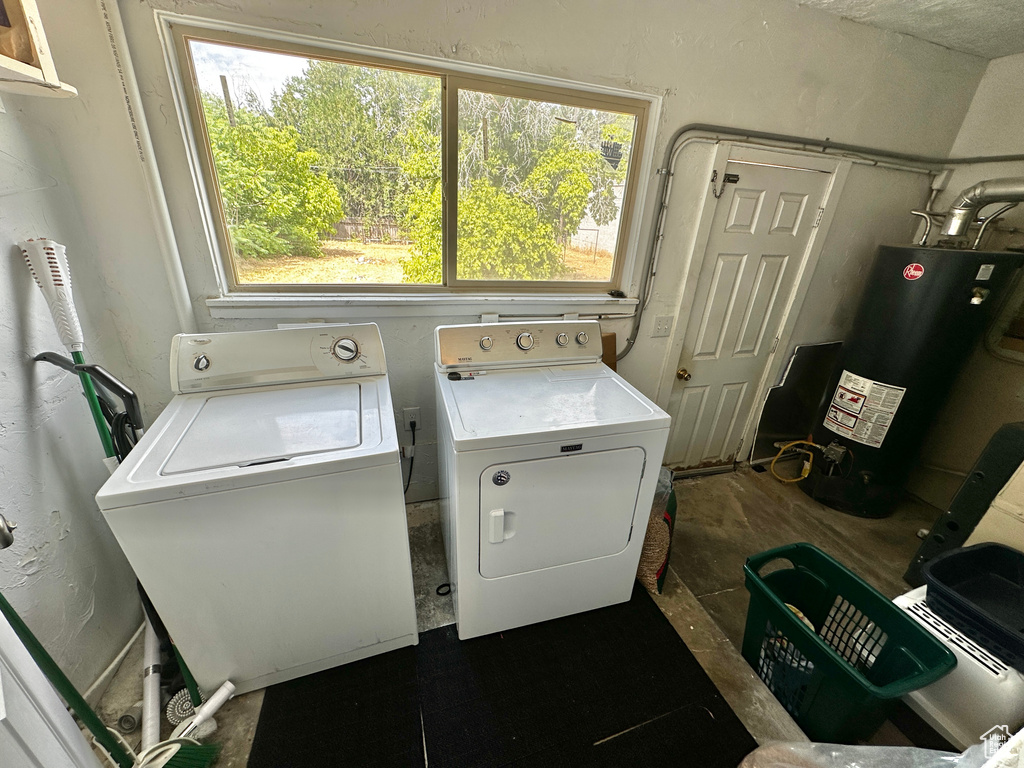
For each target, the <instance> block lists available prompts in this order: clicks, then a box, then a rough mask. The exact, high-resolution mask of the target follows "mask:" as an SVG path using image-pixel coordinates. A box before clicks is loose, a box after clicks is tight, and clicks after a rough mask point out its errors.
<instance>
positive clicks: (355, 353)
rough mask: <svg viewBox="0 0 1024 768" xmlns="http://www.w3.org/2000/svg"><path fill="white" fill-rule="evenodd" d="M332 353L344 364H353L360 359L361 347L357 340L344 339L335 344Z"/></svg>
mask: <svg viewBox="0 0 1024 768" xmlns="http://www.w3.org/2000/svg"><path fill="white" fill-rule="evenodd" d="M331 352H332V353H333V354H334V356H335V357H336V358H338V359H339V360H341V362H343V363H351V362H352V361H353V360H355V359H356V358H357V357H359V345H358V344H357V343H356V340H355V339H350V338H347V337H346V338H342V339H338V340H337V341H336V342H334V346H333V347H331Z"/></svg>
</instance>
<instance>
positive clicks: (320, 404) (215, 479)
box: [96, 324, 417, 692]
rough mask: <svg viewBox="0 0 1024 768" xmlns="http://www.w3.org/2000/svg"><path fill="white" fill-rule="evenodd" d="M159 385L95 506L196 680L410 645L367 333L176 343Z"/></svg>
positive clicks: (390, 474) (381, 397)
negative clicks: (167, 378)
mask: <svg viewBox="0 0 1024 768" xmlns="http://www.w3.org/2000/svg"><path fill="white" fill-rule="evenodd" d="M171 384H172V388H173V389H174V391H175V392H177V393H178V395H177V396H176V397H175V398H174V399H173V400H172V401H171V403H170V404H169V405H168V406H167V408H166V409H165V410H164V412H163V413H162V414H161V415H160V417H159V418H158V419H157V420H156V421H155V422H154V423H153V425H152V427H150V429H149V430H148V431H147V432H146V434H145V436H144V437H143V438H142V439H141V440H140V441H139V444H138V445H137V446H136V447H135V449H134V450H133V451H132V452H131V454H129V456H128V458H127V460H126V461H125V462H124V463H123V464H122V465H121V466H120V467H118V469H117V471H116V472H114V474H113V475H112V476H111V477H110V479H109V480H108V481H107V482H106V483H105V484H104V486H103V488H101V489H100V492H99V493H98V494H97V496H96V501H97V503H98V504H99V507H100V509H101V510H102V511H103V514H104V516H105V517H106V519H107V522H108V523H109V525H110V528H111V530H112V531H113V533H114V536H115V537H116V538H117V540H118V542H119V543H120V545H121V548H122V549H123V550H124V553H125V555H126V556H127V558H128V560H129V562H130V563H131V564H132V567H133V568H134V569H135V572H136V574H138V577H139V580H140V581H141V582H142V585H143V586H144V587H145V589H146V592H147V593H148V594H149V596H150V598H151V599H152V601H153V604H154V606H155V607H156V610H157V612H158V613H159V614H160V617H161V618H162V619H163V621H164V623H165V624H166V625H167V629H168V631H169V632H170V634H171V636H172V638H173V639H174V642H175V643H176V644H177V645H178V647H179V648H180V650H181V652H182V655H183V656H184V658H185V661H186V663H187V664H188V665H189V667H190V668H191V670H192V672H193V673H194V674H195V676H196V679H197V680H198V682H199V684H200V686H201V687H202V688H203V689H205V690H206V691H213V690H215V689H216V688H217V686H219V685H220V684H221V683H222V682H224V680H228V679H230V680H231V681H233V682H234V683H235V685H236V686H237V689H238V691H239V692H245V691H249V690H254V689H256V688H262V687H264V686H266V685H270V684H273V683H278V682H282V681H284V680H288V679H291V678H295V677H299V676H301V675H306V674H309V673H312V672H317V671H319V670H322V669H327V668H329V667H333V666H336V665H338V664H344V663H347V662H350V661H354V660H356V659H360V658H363V657H366V656H370V655H373V654H377V653H382V652H384V651H389V650H392V649H394V648H399V647H402V646H406V645H412V644H415V643H416V642H417V633H416V608H415V601H414V597H413V586H412V565H411V561H410V559H409V537H408V530H407V527H406V515H405V504H404V498H403V494H402V471H401V467H400V459H399V452H398V438H397V435H396V431H395V423H394V417H393V413H392V405H391V393H390V391H389V387H388V376H387V368H386V365H385V361H384V348H383V345H382V343H381V338H380V331H379V330H378V328H377V326H376V325H373V324H367V325H344V326H342V325H337V326H331V325H325V326H317V327H313V328H291V329H285V330H272V331H251V332H243V333H220V334H208V335H199V334H191V335H179V336H176V337H175V338H174V342H173V345H172V347H171Z"/></svg>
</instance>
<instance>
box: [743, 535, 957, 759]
mask: <svg viewBox="0 0 1024 768" xmlns="http://www.w3.org/2000/svg"><path fill="white" fill-rule="evenodd" d="M779 560H782V561H788V563H787V565H788V566H789V567H785V568H782V569H779V570H773V571H772V572H770V573H766V574H763V575H762V572H763V571H765V570H766V566H768V564H769V563H772V562H775V561H779ZM743 571H744V574H745V577H746V578H745V580H746V587H747V591H748V592H750V607H749V608H748V609H747V626H746V629H745V631H744V633H743V657H744V658H745V659H746V660H747V663H749V664H750V666H752V667H753V668H754V670H755V671H756V672H757V674H758V676H759V677H760V678H761V679H762V680H763V681H764V683H765V685H767V686H768V688H769V689H770V690H771V691H772V693H774V694H775V696H776V698H778V700H779V701H780V702H781V703H782V704H783V706H785V708H786V710H787V711H788V712H789V713H790V715H792V716H793V719H794V720H796V722H797V723H798V724H799V725H800V727H801V728H802V729H803V730H804V732H805V733H806V734H807V736H808V737H809V738H810V739H811V740H812V741H822V742H833V743H844V742H845V743H850V742H854V741H857V740H858V739H864V738H867V737H868V736H870V735H871V734H872V733H874V731H875V730H877V728H878V727H879V726H880V725H881V724H882V723H883V722H884V721H885V719H886V718H887V717H888V714H889V708H890V705H891V704H892V703H894V702H895V701H896V699H898V698H900V697H901V696H903V695H904V694H907V693H909V692H910V691H913V690H916V689H918V688H922V687H924V686H926V685H929V684H930V683H933V682H935V681H936V680H938V679H939V678H940V677H942V676H943V675H945V674H947V673H948V672H950V671H951V670H952V669H953V668H954V667H955V666H956V656H954V655H953V653H952V651H950V650H949V649H948V648H946V647H945V646H944V645H943V644H942V643H941V642H939V640H937V639H936V638H935V637H934V636H933V635H931V634H930V633H929V632H928V631H927V630H926V629H924V628H923V627H921V626H920V625H919V624H918V623H917V622H915V621H914V620H913V619H912V618H911V617H910V616H909V615H907V614H906V613H904V612H903V610H902V609H900V608H899V607H898V606H896V605H894V604H893V603H892V602H891V601H890V600H888V599H887V598H886V597H885V596H884V595H882V594H881V593H880V592H878V591H877V590H876V589H874V588H873V587H870V586H868V585H867V584H866V583H865V582H864V581H863V580H861V579H860V578H858V577H857V576H856V575H854V574H853V573H852V572H850V571H849V570H848V569H847V568H845V567H844V566H843V565H841V564H840V563H839V562H837V561H836V560H834V559H833V558H831V557H829V556H828V555H826V554H825V553H824V552H822V551H821V550H820V549H818V548H817V547H815V546H813V545H811V544H790V545H787V546H785V547H778V548H776V549H772V550H769V551H767V552H762V553H761V554H759V555H755V556H753V557H750V558H748V559H747V562H746V565H744V566H743ZM789 606H792V608H795V609H797V610H798V611H799V612H800V613H801V614H803V617H801V616H800V615H798V614H797V613H796V612H795V611H794V610H792V608H790V607H789ZM806 622H810V624H813V625H814V629H811V627H810V626H808V624H807V623H806Z"/></svg>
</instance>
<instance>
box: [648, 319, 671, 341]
mask: <svg viewBox="0 0 1024 768" xmlns="http://www.w3.org/2000/svg"><path fill="white" fill-rule="evenodd" d="M671 332H672V315H658V316H657V317H655V318H654V330H653V331H651V338H652V339H658V338H661V337H662V336H668V335H669V334H670V333H671Z"/></svg>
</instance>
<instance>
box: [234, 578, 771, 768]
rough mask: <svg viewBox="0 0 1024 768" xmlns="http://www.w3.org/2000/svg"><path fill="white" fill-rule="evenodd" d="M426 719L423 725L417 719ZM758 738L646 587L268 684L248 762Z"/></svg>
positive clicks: (705, 761)
mask: <svg viewBox="0 0 1024 768" xmlns="http://www.w3.org/2000/svg"><path fill="white" fill-rule="evenodd" d="M421 722H422V728H421ZM755 746H756V744H755V742H754V740H753V739H752V738H751V737H750V734H748V733H747V731H746V729H745V728H744V727H743V725H742V724H741V723H740V722H739V720H738V719H737V718H736V716H735V715H734V714H733V712H732V710H730V709H729V707H728V705H727V704H726V703H725V701H724V700H723V699H722V697H721V695H720V694H719V693H718V691H717V690H716V689H715V687H714V685H713V684H712V682H711V680H709V679H708V677H707V675H706V674H705V673H704V671H703V670H702V669H701V667H700V665H699V664H698V663H697V660H696V659H695V658H694V657H693V655H692V654H691V653H690V651H689V650H688V649H687V648H686V646H685V645H684V644H683V642H682V640H680V638H679V636H678V635H677V634H676V632H675V630H674V629H673V628H672V626H671V625H670V624H669V623H668V620H667V619H665V617H664V616H662V614H661V611H660V610H658V607H657V606H656V605H655V604H654V601H653V600H651V598H650V597H649V596H648V595H647V593H646V592H645V591H644V590H643V588H642V587H639V586H637V588H636V589H635V590H634V592H633V598H632V599H631V600H630V601H629V602H628V603H624V604H622V605H616V606H611V607H609V608H602V609H600V610H597V611H590V612H588V613H583V614H579V615H576V616H569V617H566V618H564V619H557V620H555V621H548V622H544V623H542V624H535V625H532V626H529V627H522V628H519V629H514V630H511V631H508V632H503V633H499V634H495V635H489V636H487V637H482V638H475V639H473V640H466V641H461V642H460V641H459V639H458V637H457V635H456V633H455V627H442V628H441V629H435V630H433V631H431V632H426V633H424V634H422V635H420V644H419V646H417V647H416V648H415V649H412V648H406V649H402V650H400V651H394V652H392V653H387V654H384V655H382V656H376V657H374V658H371V659H367V660H365V661H360V662H355V663H353V664H348V665H346V666H344V667H338V668H336V669H333V670H329V671H327V672H321V673H319V674H317V675H311V676H309V677H305V678H302V679H299V680H294V681H291V682H288V683H282V684H280V685H275V686H273V687H271V688H269V689H267V693H266V698H265V700H264V703H263V710H262V712H261V713H260V721H259V725H258V727H257V729H256V737H255V740H254V742H253V747H252V753H251V755H250V758H249V766H250V768H286V767H289V768H290V767H291V766H295V767H296V768H298V767H299V766H302V767H303V768H307V767H310V768H311V767H313V766H332V767H333V766H342V765H344V766H373V767H377V766H396V767H397V766H402V767H403V768H405V766H424V765H425V764H426V763H425V761H424V757H423V755H424V749H426V754H427V759H428V760H429V764H430V767H431V768H489V767H491V766H493V767H494V768H497V766H538V767H540V766H633V765H636V766H640V765H699V766H704V767H705V768H714V767H715V766H723V767H724V768H734V766H736V764H737V763H739V761H740V760H741V759H742V758H743V756H744V755H746V754H747V753H748V752H749V751H750V750H752V749H753V748H754V747H755Z"/></svg>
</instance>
